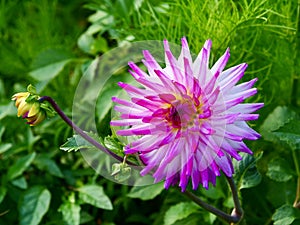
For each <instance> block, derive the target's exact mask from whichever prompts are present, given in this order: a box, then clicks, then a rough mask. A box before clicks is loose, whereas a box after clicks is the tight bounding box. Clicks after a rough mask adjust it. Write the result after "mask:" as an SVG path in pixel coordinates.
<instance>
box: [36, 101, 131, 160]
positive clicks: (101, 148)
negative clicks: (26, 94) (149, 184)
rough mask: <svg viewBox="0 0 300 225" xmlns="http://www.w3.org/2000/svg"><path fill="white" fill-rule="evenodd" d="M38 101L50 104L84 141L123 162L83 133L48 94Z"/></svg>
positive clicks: (119, 157)
mask: <svg viewBox="0 0 300 225" xmlns="http://www.w3.org/2000/svg"><path fill="white" fill-rule="evenodd" d="M39 101H40V102H43V101H47V102H49V103H50V104H51V106H52V107H53V109H54V110H55V111H56V112H57V114H58V115H59V116H60V117H61V118H62V119H63V120H64V121H65V122H66V123H67V124H68V125H69V126H70V127H72V128H73V129H74V130H75V131H76V132H77V133H78V134H79V135H80V136H81V137H83V138H84V139H85V140H86V141H88V142H89V143H91V144H92V145H94V146H95V147H96V148H97V149H100V150H101V151H103V152H104V153H106V154H108V155H110V156H112V157H113V158H115V159H116V160H118V161H120V162H123V158H122V157H121V156H118V155H117V154H115V153H114V152H112V151H110V150H109V149H107V148H105V147H104V146H103V145H101V144H100V143H99V142H98V141H96V140H94V139H93V138H92V137H90V136H89V135H88V134H87V133H85V132H84V131H83V130H82V129H81V128H80V127H78V126H77V125H76V124H75V123H73V121H72V120H71V119H70V118H69V117H67V116H66V114H64V112H63V111H62V110H61V109H60V108H59V106H58V105H57V104H56V102H55V101H54V100H53V99H52V98H51V97H49V96H43V97H41V98H40V99H39ZM126 162H127V164H128V165H131V166H137V165H135V164H134V163H132V162H130V161H126Z"/></svg>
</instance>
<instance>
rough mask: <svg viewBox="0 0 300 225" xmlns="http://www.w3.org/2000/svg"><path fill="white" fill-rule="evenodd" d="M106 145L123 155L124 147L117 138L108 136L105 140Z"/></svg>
mask: <svg viewBox="0 0 300 225" xmlns="http://www.w3.org/2000/svg"><path fill="white" fill-rule="evenodd" d="M104 145H105V147H106V148H108V149H109V150H111V151H113V152H115V153H123V145H122V144H121V143H120V141H119V140H118V139H117V138H114V137H110V136H107V137H105V138H104Z"/></svg>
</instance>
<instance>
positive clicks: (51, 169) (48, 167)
mask: <svg viewBox="0 0 300 225" xmlns="http://www.w3.org/2000/svg"><path fill="white" fill-rule="evenodd" d="M34 163H35V165H36V166H37V167H38V168H39V169H40V170H45V171H47V172H48V173H50V174H51V175H53V176H56V177H60V178H62V177H63V176H64V175H63V174H62V172H61V170H60V169H59V167H58V166H57V164H56V163H55V162H54V161H53V160H52V159H50V158H47V157H37V158H36V159H35V160H34Z"/></svg>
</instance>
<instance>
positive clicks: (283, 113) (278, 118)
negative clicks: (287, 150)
mask: <svg viewBox="0 0 300 225" xmlns="http://www.w3.org/2000/svg"><path fill="white" fill-rule="evenodd" d="M296 117H297V114H296V113H295V112H294V111H292V110H290V109H289V108H287V107H286V106H278V107H277V108H275V109H274V111H273V112H272V113H270V114H269V116H268V117H267V118H266V119H265V121H264V122H263V124H262V126H261V127H260V132H261V134H262V136H263V137H264V139H265V140H267V141H272V142H277V141H278V138H277V137H276V135H274V133H273V132H274V131H277V130H278V129H279V128H281V127H283V126H284V125H285V124H287V123H289V122H290V121H291V120H293V119H295V118H296Z"/></svg>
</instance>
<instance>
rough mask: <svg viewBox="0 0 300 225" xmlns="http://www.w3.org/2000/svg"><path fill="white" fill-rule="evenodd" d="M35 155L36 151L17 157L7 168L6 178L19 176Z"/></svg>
mask: <svg viewBox="0 0 300 225" xmlns="http://www.w3.org/2000/svg"><path fill="white" fill-rule="evenodd" d="M35 156H36V153H35V152H33V153H31V154H29V155H26V156H23V157H21V158H19V159H18V160H17V161H16V162H15V164H14V165H12V166H11V167H10V168H9V170H8V174H7V177H8V179H9V180H13V179H14V178H16V177H18V176H20V175H21V174H22V173H23V172H24V171H25V170H26V169H27V168H28V167H29V166H30V164H31V163H32V161H33V160H34V158H35Z"/></svg>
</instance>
